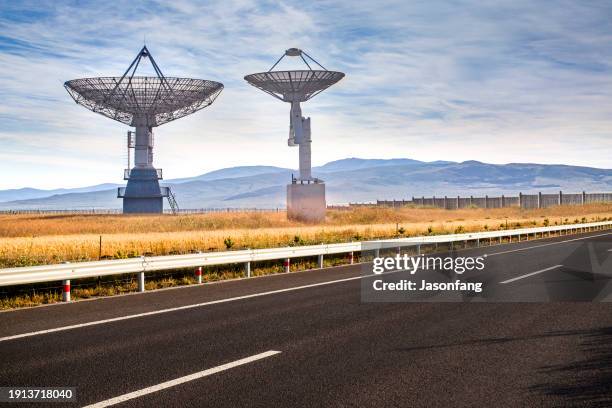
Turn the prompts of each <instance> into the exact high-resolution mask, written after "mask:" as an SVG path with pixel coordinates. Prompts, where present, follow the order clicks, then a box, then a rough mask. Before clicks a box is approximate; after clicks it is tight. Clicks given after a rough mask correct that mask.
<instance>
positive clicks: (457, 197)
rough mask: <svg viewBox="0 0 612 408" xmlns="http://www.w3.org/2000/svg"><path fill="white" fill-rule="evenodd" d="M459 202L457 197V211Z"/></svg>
mask: <svg viewBox="0 0 612 408" xmlns="http://www.w3.org/2000/svg"><path fill="white" fill-rule="evenodd" d="M459 200H460V198H459V196H457V209H459Z"/></svg>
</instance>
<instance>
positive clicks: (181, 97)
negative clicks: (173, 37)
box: [64, 45, 223, 213]
mask: <svg viewBox="0 0 612 408" xmlns="http://www.w3.org/2000/svg"><path fill="white" fill-rule="evenodd" d="M143 60H148V61H149V62H150V63H151V65H152V66H153V69H154V71H155V74H156V76H136V75H135V74H136V70H137V69H138V68H139V66H141V65H140V64H141V62H143ZM64 87H65V88H66V90H67V91H68V93H69V94H70V96H71V97H72V99H74V101H75V102H76V103H78V104H79V105H82V106H84V107H86V108H87V109H89V110H91V111H93V112H96V113H99V114H101V115H104V116H106V117H108V118H111V119H114V120H116V121H118V122H121V123H124V124H126V125H129V126H133V127H135V128H136V132H135V138H134V137H133V132H128V143H127V146H128V158H129V149H130V148H133V149H134V167H133V168H131V169H130V168H129V165H128V168H127V169H126V170H125V171H124V179H125V180H127V186H126V187H125V188H119V189H118V191H117V197H118V198H123V212H124V213H161V212H163V198H164V197H167V198H168V201H169V202H170V206H171V207H172V210H173V211H174V210H176V209H177V206H176V200H174V195H173V194H172V191H171V190H170V188H169V187H163V188H160V186H159V180H160V179H162V171H161V169H156V168H154V167H153V128H154V127H156V126H160V125H163V124H165V123H168V122H170V121H173V120H176V119H179V118H182V117H183V116H187V115H190V114H192V113H194V112H197V111H198V110H200V109H203V108H205V107H207V106H209V105H211V104H212V103H213V102H214V101H215V99H216V98H217V97H218V96H219V94H220V93H221V91H222V90H223V84H221V83H219V82H214V81H208V80H204V79H193V78H176V77H166V76H164V74H163V73H162V71H161V69H160V68H159V66H158V65H157V63H156V62H155V59H154V58H153V55H151V53H150V52H149V50H148V49H147V46H146V45H145V46H143V47H142V49H141V50H140V51H139V52H138V55H136V58H134V60H133V61H132V63H131V64H130V66H129V67H128V69H127V70H126V71H125V72H124V73H123V75H122V76H121V77H97V78H81V79H73V80H71V81H67V82H66V83H64ZM128 163H129V161H128Z"/></svg>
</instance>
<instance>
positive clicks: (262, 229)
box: [0, 204, 612, 268]
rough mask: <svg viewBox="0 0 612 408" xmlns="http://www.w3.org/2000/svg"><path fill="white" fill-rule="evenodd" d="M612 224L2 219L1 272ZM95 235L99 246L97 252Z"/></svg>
mask: <svg viewBox="0 0 612 408" xmlns="http://www.w3.org/2000/svg"><path fill="white" fill-rule="evenodd" d="M601 219H612V204H589V205H585V206H565V207H552V208H547V209H539V210H521V209H518V208H503V209H479V208H469V209H460V210H442V209H434V208H401V209H389V208H358V209H351V210H329V211H328V216H327V220H326V222H325V223H323V224H319V225H308V224H302V223H298V222H293V221H288V220H287V219H286V214H285V213H284V212H278V213H261V212H258V213H256V212H239V213H236V212H231V213H210V214H194V215H179V216H172V215H152V216H144V215H138V216H127V215H0V268H5V267H13V266H26V265H36V264H44V263H58V262H63V261H84V260H96V259H98V258H99V257H102V258H103V259H108V258H125V257H131V256H139V255H166V254H177V253H189V252H197V251H216V250H225V249H227V248H231V249H240V248H264V247H274V246H286V245H303V244H319V243H332V242H343V241H350V240H363V239H375V238H391V237H396V236H398V235H400V236H412V235H422V234H443V233H453V232H463V231H481V230H485V229H489V230H494V229H500V228H505V227H506V224H507V225H508V227H509V228H516V227H526V226H532V225H539V226H541V225H545V224H551V225H554V224H561V223H574V222H580V221H587V220H588V221H594V220H601ZM100 236H101V237H102V247H101V250H100V245H99V244H100Z"/></svg>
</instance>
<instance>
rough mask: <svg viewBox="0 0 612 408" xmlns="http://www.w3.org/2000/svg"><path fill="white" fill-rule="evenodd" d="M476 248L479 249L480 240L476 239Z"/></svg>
mask: <svg viewBox="0 0 612 408" xmlns="http://www.w3.org/2000/svg"><path fill="white" fill-rule="evenodd" d="M476 248H480V238H476Z"/></svg>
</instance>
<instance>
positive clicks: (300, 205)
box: [244, 48, 344, 222]
mask: <svg viewBox="0 0 612 408" xmlns="http://www.w3.org/2000/svg"><path fill="white" fill-rule="evenodd" d="M286 56H287V57H299V58H301V60H302V61H303V62H304V64H306V67H307V68H308V69H304V70H293V71H273V69H274V68H275V67H276V66H277V65H278V64H279V63H280V62H281V60H282V59H283V58H284V57H286ZM309 61H310V63H309ZM315 65H316V66H315ZM312 66H315V68H317V69H313V68H312ZM342 78H344V73H342V72H337V71H328V70H327V69H326V68H325V67H324V66H322V65H321V64H319V63H318V62H317V61H316V60H315V59H314V58H312V57H311V56H310V55H308V54H307V53H306V52H305V51H303V50H301V49H299V48H289V49H288V50H286V51H285V53H284V54H283V55H281V57H280V58H279V59H278V60H277V61H276V62H275V63H274V65H272V67H271V68H270V69H269V70H268V71H266V72H260V73H256V74H250V75H247V76H245V77H244V79H245V80H246V81H247V82H248V83H249V84H251V85H253V86H254V87H256V88H259V89H261V90H262V91H264V92H266V93H267V94H269V95H272V96H273V97H275V98H276V99H279V100H281V101H283V102H287V103H290V104H291V109H290V113H289V139H288V141H287V144H288V145H289V146H298V148H299V169H300V174H299V176H298V177H296V178H293V177H292V180H291V184H289V185H288V186H287V215H288V217H289V218H293V219H298V220H302V221H309V222H320V221H323V220H324V219H325V209H326V203H325V184H324V183H323V180H321V179H318V178H315V177H313V176H312V165H311V143H312V139H311V131H310V118H306V117H304V116H302V108H301V105H300V104H301V103H302V102H306V101H308V100H310V99H312V98H313V97H315V96H316V95H318V94H319V93H321V92H323V91H324V90H325V89H327V88H329V87H330V86H332V85H333V84H335V83H336V82H338V81H340V80H341V79H342Z"/></svg>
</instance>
